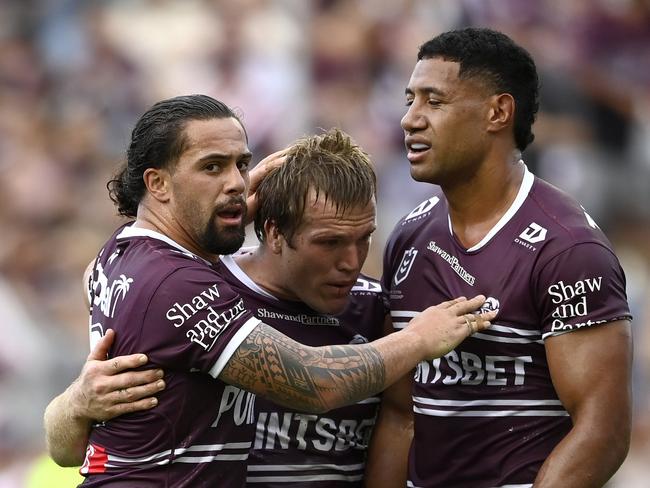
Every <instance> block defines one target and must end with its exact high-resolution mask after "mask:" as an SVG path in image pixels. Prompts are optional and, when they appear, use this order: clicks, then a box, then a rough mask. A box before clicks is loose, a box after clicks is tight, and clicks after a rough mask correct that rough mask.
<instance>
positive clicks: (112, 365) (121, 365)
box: [102, 354, 147, 374]
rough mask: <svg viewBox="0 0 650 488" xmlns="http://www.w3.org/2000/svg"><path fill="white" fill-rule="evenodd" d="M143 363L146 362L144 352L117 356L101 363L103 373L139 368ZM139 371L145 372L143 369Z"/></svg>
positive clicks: (115, 372) (116, 372)
mask: <svg viewBox="0 0 650 488" xmlns="http://www.w3.org/2000/svg"><path fill="white" fill-rule="evenodd" d="M145 364H147V356H146V355H144V354H130V355H128V356H117V357H114V358H112V359H110V360H108V361H104V362H103V363H102V365H103V367H104V368H103V369H104V370H105V374H118V373H122V372H123V371H126V370H128V369H135V368H139V367H140V366H144V365H145ZM140 373H145V371H140Z"/></svg>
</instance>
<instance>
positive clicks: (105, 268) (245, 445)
mask: <svg viewBox="0 0 650 488" xmlns="http://www.w3.org/2000/svg"><path fill="white" fill-rule="evenodd" d="M250 159H251V155H250V151H249V150H248V147H247V140H246V134H245V132H244V128H243V126H242V125H241V123H240V121H239V120H238V119H237V117H236V116H235V115H234V114H233V113H232V111H231V110H230V109H229V108H228V107H226V106H225V105H224V104H222V103H221V102H218V101H216V100H214V99H212V98H210V97H206V96H203V95H193V96H186V97H176V98H173V99H169V100H165V101H162V102H159V103H157V104H155V105H154V106H153V107H152V108H151V109H150V110H149V111H147V112H146V113H145V114H144V115H143V116H142V118H141V119H140V120H139V121H138V123H137V124H136V127H135V129H134V131H133V134H132V140H131V145H130V147H129V151H128V160H127V164H126V166H125V169H124V171H123V172H122V173H121V175H120V177H119V178H118V179H117V180H115V181H114V183H113V186H112V187H111V190H112V196H113V198H114V200H115V201H116V203H117V204H118V208H119V209H120V212H121V213H123V214H125V215H127V216H133V217H135V218H136V220H135V222H133V223H132V224H128V225H126V226H123V227H121V228H120V229H118V230H117V231H116V232H115V234H114V235H113V236H112V237H111V239H109V241H108V242H107V243H106V245H105V246H104V247H103V249H102V251H100V253H99V255H98V257H97V259H96V260H95V263H94V266H93V270H92V274H91V279H90V282H89V288H90V297H91V305H92V306H91V320H90V331H91V338H94V339H96V340H95V342H97V343H98V344H100V347H106V346H107V341H109V340H107V339H105V338H103V337H106V331H107V330H108V329H112V330H114V331H115V336H114V338H115V339H114V343H113V345H112V348H111V350H110V356H111V357H116V356H120V355H127V354H133V353H134V352H136V351H137V352H142V353H145V354H146V355H147V357H148V360H149V363H150V364H149V365H148V367H150V368H162V369H164V374H165V376H164V382H165V384H166V388H165V390H164V391H162V392H161V393H160V394H159V400H160V402H159V405H158V406H157V408H154V409H151V410H145V411H140V412H134V413H130V414H127V415H123V416H120V417H118V418H115V419H113V420H111V421H110V422H106V423H101V424H96V425H94V426H92V430H91V424H90V421H89V419H90V418H92V417H91V416H89V415H84V412H83V411H82V412H81V413H79V412H74V413H73V414H70V415H68V414H66V413H64V412H66V405H67V402H68V401H71V400H72V401H73V404H76V405H78V404H79V403H78V401H77V400H78V397H79V391H80V390H79V386H80V385H79V384H77V385H74V384H73V385H72V386H71V387H70V388H69V389H68V390H66V392H64V393H63V394H62V395H60V396H59V397H57V398H56V399H55V400H54V401H53V402H52V403H51V404H50V405H49V406H48V409H47V411H46V429H47V434H48V446H49V448H50V452H51V454H52V456H53V457H54V458H55V460H57V462H60V463H62V464H66V463H72V464H74V463H76V462H77V461H78V457H77V456H78V452H77V451H76V450H75V447H76V445H75V444H74V443H72V444H71V439H79V438H84V436H87V434H88V432H89V431H90V439H89V444H88V449H87V452H86V460H85V462H84V466H83V467H82V473H84V474H85V475H86V476H87V478H86V481H85V482H84V486H107V485H108V486H192V487H193V486H200V485H202V484H203V485H206V486H217V485H223V486H241V485H243V483H244V480H245V464H246V460H247V457H248V450H249V448H250V446H251V442H252V439H253V435H254V423H253V421H254V401H255V396H254V395H253V393H255V394H258V395H261V396H264V397H267V398H269V399H270V400H272V401H274V402H276V403H278V404H281V405H284V406H289V407H292V408H296V409H298V410H303V411H308V412H314V413H319V412H325V411H327V410H330V409H332V408H335V407H338V406H342V405H345V404H351V403H355V402H357V401H359V400H363V399H365V398H367V397H369V396H371V395H372V394H374V393H377V392H379V391H381V390H382V389H384V388H385V387H386V386H387V385H388V384H390V383H392V382H393V381H395V380H396V379H397V378H398V377H400V376H401V375H403V374H405V373H406V372H407V371H408V370H409V369H410V368H412V367H413V366H415V364H416V363H417V362H418V361H419V360H422V359H424V358H427V357H436V356H439V355H441V354H444V353H445V352H447V351H449V350H450V349H451V348H453V347H454V346H455V345H456V344H457V343H458V342H460V341H461V340H462V339H463V338H464V337H466V336H467V335H468V333H471V332H475V331H478V330H483V329H484V328H485V327H486V325H487V324H488V323H487V320H486V319H489V318H491V317H493V314H483V315H474V314H470V313H469V312H471V311H473V310H475V309H476V308H477V307H478V306H479V305H480V304H481V303H482V302H483V297H481V296H478V297H476V298H474V299H472V300H467V301H465V300H462V299H461V300H454V301H451V302H445V303H443V304H441V305H439V306H438V307H431V308H430V309H428V310H427V311H425V312H424V313H422V314H421V315H419V316H418V317H416V318H414V319H413V321H412V323H411V325H412V327H410V328H409V330H407V331H403V332H401V333H399V334H396V335H394V336H391V337H386V338H383V339H381V340H379V341H375V342H373V343H370V344H355V345H336V346H326V347H310V346H304V345H302V344H300V343H297V342H296V341H293V340H291V339H290V338H289V337H287V336H286V335H284V334H282V333H280V332H279V331H277V330H275V329H273V328H272V327H269V326H268V325H266V324H265V323H263V322H262V321H260V320H259V319H257V318H256V317H255V316H254V315H253V314H252V313H251V311H250V310H249V308H248V307H247V306H246V304H245V303H244V300H243V298H242V296H241V295H240V294H239V293H237V291H236V290H234V289H233V287H231V286H230V285H229V284H228V283H226V282H225V281H224V279H223V276H222V274H221V273H220V271H219V269H220V266H221V264H220V261H219V255H220V254H225V253H229V252H232V251H234V250H235V249H237V248H238V247H239V246H240V245H241V244H242V241H243V226H244V217H245V213H246V202H245V196H246V195H247V191H248V164H249V161H250ZM371 193H374V191H371ZM314 197H315V198H314ZM352 203H353V204H355V202H354V201H353V202H352ZM305 205H306V208H308V207H309V206H311V207H312V208H316V209H319V210H320V212H322V213H323V214H325V215H329V213H328V212H331V211H335V212H338V207H336V206H334V207H333V208H332V205H333V204H332V202H329V201H326V200H325V197H324V196H322V198H319V195H318V194H316V195H312V194H310V195H309V199H308V200H306V201H305ZM328 205H329V206H328ZM355 205H356V204H355ZM319 206H320V207H319ZM323 206H324V207H323ZM321 207H322V208H321ZM355 208H356V207H355ZM340 210H341V211H342V212H343V214H342V217H343V218H344V219H345V216H346V214H345V210H346V209H345V208H341V209H340ZM363 210H364V211H365V212H366V213H368V215H369V214H370V213H372V214H373V215H372V220H373V222H374V198H373V199H372V200H371V201H370V202H369V203H367V204H366V207H364V208H363ZM364 215H365V214H364ZM336 216H337V217H339V216H340V215H338V214H337V213H336ZM265 225H269V226H270V227H269V228H271V227H272V226H273V225H274V224H272V223H269V224H265ZM265 229H266V227H265ZM274 242H276V244H275V245H276V246H277V248H278V249H279V250H280V251H281V252H285V251H286V252H289V249H290V248H291V245H294V244H291V245H290V242H288V240H287V239H286V238H285V237H284V236H283V235H282V234H281V233H280V232H278V235H277V239H276V241H274ZM355 245H358V244H357V243H356V242H355ZM274 249H275V248H274ZM360 257H361V256H356V257H355V258H353V257H352V255H351V254H350V255H349V256H348V255H347V254H346V260H344V261H346V264H345V265H344V266H343V267H342V268H341V269H337V270H336V272H332V276H331V280H332V281H331V282H327V283H325V284H327V285H330V286H331V289H330V290H328V291H327V292H326V293H325V294H324V296H323V297H322V298H323V299H324V302H323V304H326V303H330V302H334V303H336V304H337V305H339V306H340V305H342V304H344V303H343V301H342V300H341V299H340V297H341V295H345V294H347V293H348V292H349V291H350V288H351V287H352V284H353V282H352V279H351V278H350V277H351V276H352V273H353V270H352V268H353V267H350V264H349V263H347V261H348V259H349V260H350V263H351V262H356V261H358V260H359V258H360ZM348 268H350V269H348ZM357 273H358V271H357ZM315 306H316V308H317V309H318V306H317V305H315ZM434 324H435V325H434ZM109 337H110V339H113V337H112V334H109ZM249 392H251V393H249ZM81 396H83V394H82V395H81ZM75 402H76V403H75ZM82 410H83V408H82ZM71 447H72V449H70V448H71Z"/></svg>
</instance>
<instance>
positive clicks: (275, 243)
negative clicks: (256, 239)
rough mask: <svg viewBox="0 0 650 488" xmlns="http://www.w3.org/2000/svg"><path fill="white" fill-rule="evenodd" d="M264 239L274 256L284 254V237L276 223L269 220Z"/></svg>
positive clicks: (265, 227)
mask: <svg viewBox="0 0 650 488" xmlns="http://www.w3.org/2000/svg"><path fill="white" fill-rule="evenodd" d="M264 237H265V242H266V245H267V246H268V248H269V250H270V251H271V252H272V253H273V254H280V253H281V252H282V241H283V240H284V236H283V235H282V233H281V232H280V229H279V228H278V226H277V225H276V223H275V222H274V221H272V220H267V221H266V222H264Z"/></svg>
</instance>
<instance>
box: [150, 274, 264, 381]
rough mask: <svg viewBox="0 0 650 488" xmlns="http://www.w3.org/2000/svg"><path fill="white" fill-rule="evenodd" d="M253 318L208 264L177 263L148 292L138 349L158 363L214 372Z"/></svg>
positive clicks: (248, 330)
mask: <svg viewBox="0 0 650 488" xmlns="http://www.w3.org/2000/svg"><path fill="white" fill-rule="evenodd" d="M259 323H260V321H259V320H258V319H256V318H255V317H254V316H253V314H252V313H251V312H250V311H249V310H248V309H247V308H246V306H245V304H244V300H243V299H242V297H241V296H239V295H238V294H237V293H236V292H234V291H233V290H232V289H231V288H230V286H229V285H228V284H227V283H226V282H225V281H223V280H222V279H221V277H220V276H219V275H218V274H217V273H215V272H214V271H212V270H211V269H210V268H207V267H185V268H180V269H177V270H175V271H174V272H173V273H171V274H170V275H169V276H167V277H166V278H165V279H164V280H163V281H162V282H161V283H160V285H159V286H158V289H157V290H156V291H155V292H154V293H153V296H152V299H151V302H150V304H149V306H148V308H147V311H146V314H145V319H144V324H143V329H142V337H141V338H140V339H141V343H142V344H143V345H144V349H145V350H143V351H142V352H145V353H146V354H147V355H148V356H149V358H150V360H151V361H152V362H154V363H157V364H160V365H162V366H163V367H167V368H172V369H175V370H179V371H202V372H205V373H208V374H210V375H211V376H213V377H215V378H216V377H217V376H218V375H219V374H220V373H221V370H222V369H223V367H224V366H225V364H226V362H227V361H228V360H229V359H230V357H231V356H232V354H233V353H234V352H235V350H236V349H237V348H238V347H239V345H240V344H241V343H242V341H243V340H244V339H245V338H246V337H247V336H248V335H249V334H250V333H251V331H252V330H253V329H254V328H255V327H256V326H257V325H258V324H259Z"/></svg>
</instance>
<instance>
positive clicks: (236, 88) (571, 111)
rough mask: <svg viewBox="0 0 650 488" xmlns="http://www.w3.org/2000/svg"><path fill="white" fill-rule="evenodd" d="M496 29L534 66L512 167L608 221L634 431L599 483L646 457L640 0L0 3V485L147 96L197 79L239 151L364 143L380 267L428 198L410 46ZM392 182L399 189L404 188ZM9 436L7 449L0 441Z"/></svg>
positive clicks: (62, 340)
mask: <svg viewBox="0 0 650 488" xmlns="http://www.w3.org/2000/svg"><path fill="white" fill-rule="evenodd" d="M469 24H471V25H484V26H490V27H493V28H496V29H500V30H502V31H504V32H506V33H507V34H509V35H510V36H512V37H513V38H515V40H517V42H519V43H520V44H522V45H523V46H525V47H527V48H528V49H529V50H530V51H531V53H532V54H533V56H534V57H535V59H536V60H537V62H538V64H539V69H540V73H541V83H542V100H541V102H542V103H541V111H540V114H539V118H538V122H537V124H536V125H535V134H536V140H535V143H534V144H533V146H532V147H531V148H530V150H528V151H527V152H526V154H524V159H525V160H526V162H527V164H528V165H529V166H530V167H531V168H532V169H533V170H534V171H536V172H537V173H539V174H540V176H542V177H544V178H546V179H548V180H550V181H552V182H554V184H556V185H557V186H560V187H562V188H563V189H565V190H567V191H569V192H570V193H572V194H573V195H575V196H576V197H577V198H578V199H579V200H581V201H582V203H583V204H584V206H585V208H586V209H587V211H588V212H589V213H590V214H591V215H592V217H594V219H595V220H596V221H597V222H598V223H599V225H600V226H601V227H602V228H603V229H604V230H605V232H606V233H607V234H608V235H610V237H611V238H612V241H613V243H614V246H615V248H616V250H617V252H618V253H619V255H620V256H621V260H622V262H623V266H624V269H625V270H626V271H627V274H628V280H629V282H628V293H629V295H630V304H631V306H632V308H633V313H634V314H635V321H634V327H635V334H636V349H637V350H636V370H635V374H636V378H635V388H636V392H635V394H636V426H637V428H636V430H635V432H634V439H633V449H632V452H631V453H630V456H629V460H628V461H627V462H626V463H625V464H624V466H623V468H622V470H621V472H620V473H619V474H618V475H617V477H616V478H615V480H613V481H612V483H611V486H613V487H623V486H625V487H635V486H645V484H644V483H645V479H646V478H647V476H648V474H649V472H650V470H649V468H648V467H647V462H645V461H644V460H645V459H647V458H648V456H649V455H650V416H649V415H648V414H649V413H650V388H649V387H648V386H647V385H648V384H649V383H648V380H649V378H650V334H649V333H648V332H647V330H646V329H647V327H646V325H647V324H648V321H649V320H650V309H649V307H648V303H650V277H649V276H650V246H648V242H650V235H649V229H650V225H649V224H650V142H649V141H650V50H649V48H648V46H650V2H649V1H648V0H573V1H571V2H565V1H562V0H539V1H537V2H521V1H520V0H458V1H457V0H439V1H438V2H431V1H428V0H395V1H392V2H385V1H383V0H312V1H311V2H304V1H301V0H242V1H237V2H234V1H231V0H185V1H183V2H177V1H173V0H140V1H137V2H136V1H128V0H23V1H22V2H11V1H9V0H0V235H1V236H2V239H1V240H0V310H2V311H3V317H2V319H0V332H2V333H3V338H4V339H3V342H2V343H1V344H0V396H1V397H2V402H1V403H0V487H4V486H12V487H16V486H20V485H19V482H20V481H17V480H20V479H24V478H25V476H26V474H25V473H26V470H27V468H26V466H27V463H28V460H30V459H33V458H35V457H36V456H37V455H38V454H39V453H40V452H42V447H43V446H42V442H43V441H42V433H41V430H40V425H41V414H42V410H43V407H44V405H45V402H46V401H47V400H48V399H49V397H51V396H53V395H54V394H55V393H56V392H58V391H60V390H61V389H62V388H63V387H64V386H65V385H67V384H68V383H69V382H70V381H71V379H72V378H73V377H74V375H75V374H76V372H77V371H78V369H79V366H80V363H81V361H82V360H83V357H84V356H85V354H86V351H87V345H86V344H87V331H86V327H85V324H86V320H87V317H86V311H85V309H84V306H83V302H82V295H81V293H82V290H81V274H82V272H83V269H84V267H85V266H86V264H87V263H88V262H89V261H90V260H91V259H93V258H94V256H95V253H96V252H97V251H98V249H99V246H100V245H101V243H103V242H104V240H105V239H106V238H107V237H108V235H109V233H110V232H111V231H112V229H113V228H114V227H115V226H116V225H117V224H118V222H119V219H118V218H117V217H116V216H115V212H114V209H113V206H112V204H111V202H110V201H109V199H108V196H107V193H106V189H105V183H106V181H107V180H108V179H109V177H110V175H111V174H112V173H113V171H115V169H116V168H117V166H118V164H119V163H120V161H121V159H122V155H123V151H124V148H125V145H126V142H127V140H128V131H129V130H130V128H131V127H132V125H133V123H134V121H135V119H136V118H137V116H138V115H140V114H141V113H142V112H143V111H144V110H145V109H146V108H147V107H148V106H149V105H150V104H151V103H153V102H154V101H156V100H158V99H161V98H167V97H170V96H174V95H178V94H180V93H194V92H204V93H207V94H210V95H213V96H215V97H217V98H219V99H222V100H224V101H225V102H226V103H228V104H230V105H233V106H235V107H237V108H238V110H240V111H241V114H242V116H243V120H244V123H245V124H246V126H247V128H248V133H249V136H250V139H251V140H250V144H251V147H252V149H253V150H254V153H255V157H256V158H257V159H261V158H262V157H263V156H264V155H265V153H267V152H269V151H272V150H276V149H278V148H280V147H281V146H283V145H285V144H286V143H288V142H289V141H291V140H293V139H295V138H296V137H299V136H301V135H303V134H306V133H313V132H314V131H317V130H319V128H329V127H330V126H334V125H336V126H339V127H341V128H343V129H344V130H346V131H348V132H349V133H351V134H352V135H353V136H354V137H355V139H356V140H357V142H358V143H359V144H361V145H362V146H363V147H364V148H365V149H366V150H367V151H368V152H369V153H370V154H371V156H372V157H373V160H374V161H375V164H376V166H377V170H378V177H379V188H380V191H379V202H378V204H379V216H380V219H379V222H378V225H379V228H378V231H377V234H376V236H375V239H374V242H373V247H372V251H371V255H370V257H369V259H368V263H367V265H366V271H367V272H369V273H370V274H374V275H378V274H379V273H381V253H382V247H383V244H384V242H385V239H386V237H387V235H388V233H389V232H390V230H391V229H392V226H393V224H394V223H395V222H396V221H397V219H398V218H399V217H400V216H402V215H403V214H405V213H406V212H408V211H409V210H410V209H411V208H413V207H414V206H415V205H416V204H418V203H419V202H420V201H422V200H424V199H425V198H427V196H428V194H429V188H428V186H427V185H424V184H416V183H414V182H412V181H411V179H410V176H409V169H408V164H407V163H406V160H405V157H404V147H403V142H402V131H401V129H400V127H399V120H400V118H401V116H402V115H403V112H404V87H405V85H406V82H407V79H408V76H409V74H410V72H411V69H412V66H413V64H414V63H415V60H416V52H417V47H418V45H419V44H420V43H421V42H423V41H424V40H426V39H428V38H430V37H432V36H433V35H435V34H437V33H439V32H442V31H444V30H448V29H451V28H454V27H460V26H464V25H469ZM404 188H408V191H407V192H406V191H404ZM9 446H10V447H11V449H9V450H7V447H9Z"/></svg>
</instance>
